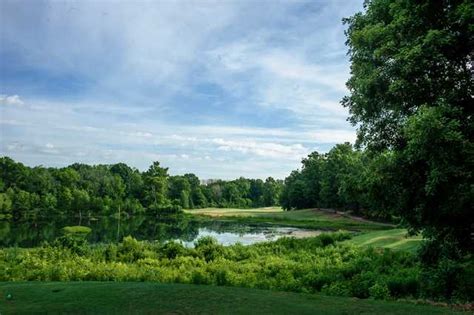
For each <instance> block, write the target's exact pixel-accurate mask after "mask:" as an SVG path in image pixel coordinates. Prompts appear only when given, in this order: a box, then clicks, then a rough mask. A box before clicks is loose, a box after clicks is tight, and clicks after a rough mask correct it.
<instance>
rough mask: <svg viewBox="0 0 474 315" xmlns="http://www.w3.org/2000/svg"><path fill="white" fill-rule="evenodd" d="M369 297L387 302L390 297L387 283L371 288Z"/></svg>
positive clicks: (377, 284)
mask: <svg viewBox="0 0 474 315" xmlns="http://www.w3.org/2000/svg"><path fill="white" fill-rule="evenodd" d="M369 295H370V297H372V298H374V299H376V300H385V299H388V298H389V297H390V292H389V290H388V287H387V285H386V284H385V283H376V284H374V285H373V286H371V287H370V288H369Z"/></svg>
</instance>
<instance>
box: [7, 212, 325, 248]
mask: <svg viewBox="0 0 474 315" xmlns="http://www.w3.org/2000/svg"><path fill="white" fill-rule="evenodd" d="M73 225H83V226H88V227H90V228H91V229H92V232H91V233H90V235H89V236H88V240H89V242H91V243H111V242H120V241H121V240H122V238H123V237H124V236H128V235H131V236H133V237H134V238H136V239H138V240H149V241H163V242H164V241H169V240H179V241H181V242H183V244H184V245H185V246H188V247H192V246H193V243H194V241H196V240H197V239H199V238H201V237H203V236H212V237H214V238H216V239H217V241H218V242H219V243H220V244H223V245H231V244H235V243H241V244H243V245H250V244H254V243H258V242H264V241H273V240H276V239H278V238H281V237H284V236H290V237H307V236H315V235H318V234H319V231H316V230H306V229H298V228H287V227H270V226H261V225H259V226H252V225H242V224H235V223H229V222H219V221H213V222H205V223H203V222H197V221H193V220H191V219H189V218H186V217H184V218H182V217H178V218H167V219H157V218H156V217H150V216H134V217H130V218H122V219H120V220H119V219H117V218H113V217H102V218H98V219H78V218H70V217H63V218H57V217H55V218H54V219H53V218H51V219H47V218H43V219H37V220H29V221H19V222H14V221H13V222H10V221H0V247H11V246H18V247H35V246H38V245H40V244H42V243H43V242H45V241H46V242H52V241H53V240H54V239H55V238H56V237H58V236H61V235H62V231H61V229H62V228H63V227H65V226H73Z"/></svg>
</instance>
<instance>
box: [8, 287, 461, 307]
mask: <svg viewBox="0 0 474 315" xmlns="http://www.w3.org/2000/svg"><path fill="white" fill-rule="evenodd" d="M8 294H11V299H7V298H6V296H7V295H8ZM0 295H1V296H0V313H1V314H32V313H54V314H56V313H74V314H78V313H80V314H132V313H133V314H137V313H138V314H143V313H147V314H255V313H258V314H453V313H454V311H453V310H451V309H449V308H446V307H439V306H432V305H418V304H413V303H407V302H394V301H375V300H358V299H353V298H340V297H331V296H324V295H314V294H304V293H288V292H278V291H266V290H258V289H246V288H231V287H215V286H198V285H183V284H159V283H151V282H134V283H130V282H3V283H0Z"/></svg>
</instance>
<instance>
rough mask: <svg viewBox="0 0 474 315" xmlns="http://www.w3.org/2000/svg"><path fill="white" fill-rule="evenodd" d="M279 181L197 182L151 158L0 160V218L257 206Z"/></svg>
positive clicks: (273, 197) (269, 201) (271, 198)
mask: <svg viewBox="0 0 474 315" xmlns="http://www.w3.org/2000/svg"><path fill="white" fill-rule="evenodd" d="M281 186H282V182H281V181H277V180H274V179H273V178H271V177H269V178H267V179H266V181H262V180H260V179H245V178H239V179H236V180H233V181H222V180H219V181H214V182H212V183H209V184H207V185H203V184H201V183H200V180H199V178H198V177H197V176H196V175H194V174H185V175H183V176H170V175H168V169H167V168H163V167H161V166H160V163H159V162H154V163H153V164H152V165H151V166H150V168H149V169H148V170H147V171H146V172H140V171H138V170H137V169H134V168H131V167H129V166H127V165H126V164H124V163H118V164H113V165H94V166H91V165H85V164H78V163H76V164H73V165H71V166H68V167H65V168H45V167H41V166H38V167H33V168H31V167H27V166H25V165H23V164H21V163H17V162H15V161H13V160H12V159H10V158H8V157H3V158H0V217H14V218H28V217H36V216H48V215H58V214H68V215H77V216H89V215H110V214H114V213H118V212H121V213H128V214H142V213H145V214H153V215H155V214H160V213H175V212H177V211H179V209H180V208H201V207H238V208H247V207H260V206H273V205H276V204H277V202H278V198H279V194H280V191H281Z"/></svg>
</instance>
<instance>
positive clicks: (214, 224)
mask: <svg viewBox="0 0 474 315" xmlns="http://www.w3.org/2000/svg"><path fill="white" fill-rule="evenodd" d="M201 227H205V228H207V229H210V230H212V231H215V232H217V233H224V232H231V233H236V234H239V235H243V234H245V233H250V234H252V233H261V232H264V231H265V230H268V229H271V226H269V225H262V224H257V225H249V224H241V223H236V222H232V221H218V220H212V221H209V222H203V223H202V224H201Z"/></svg>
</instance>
